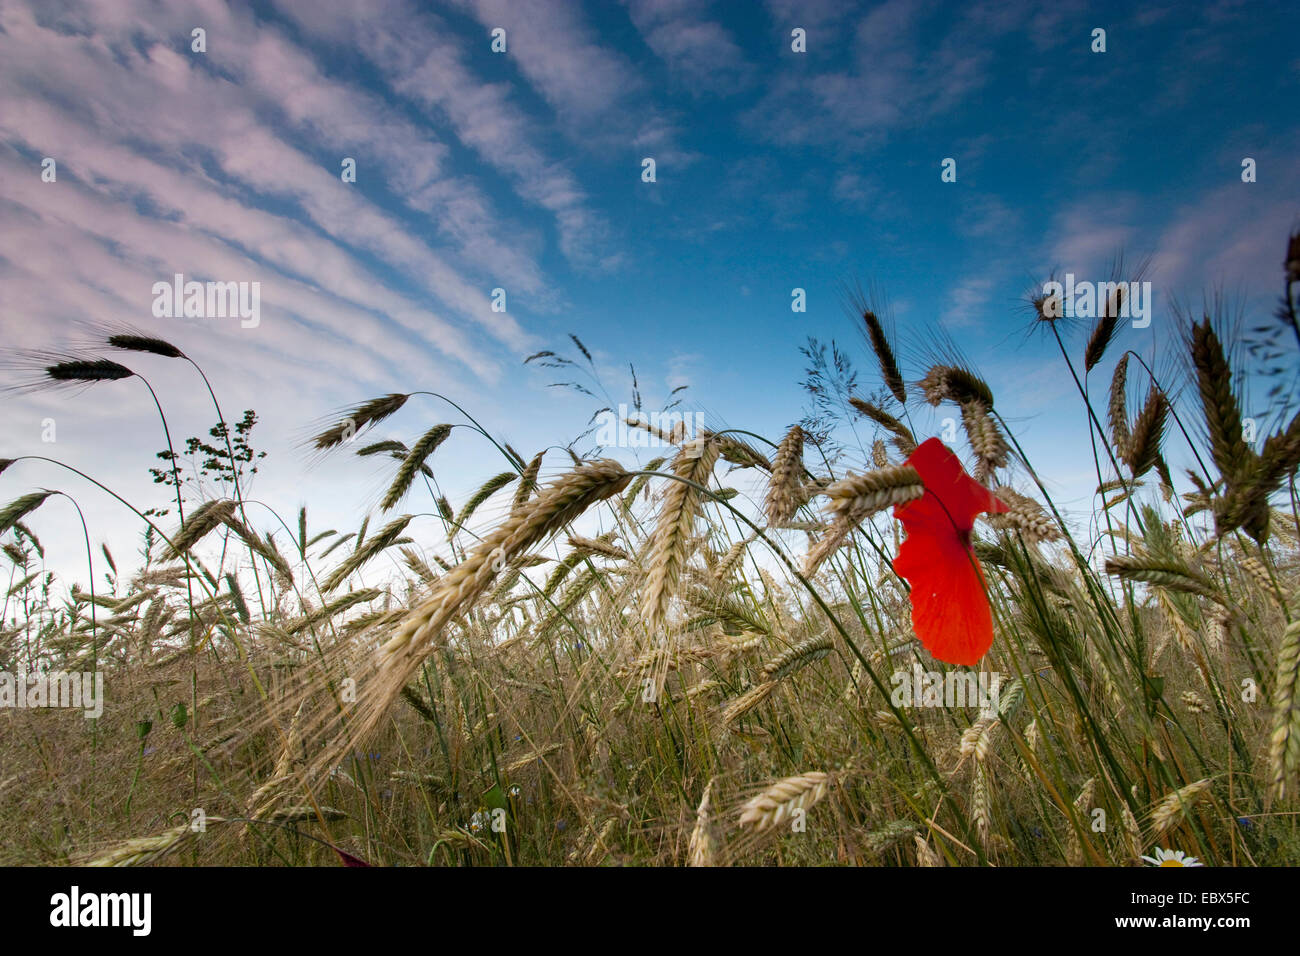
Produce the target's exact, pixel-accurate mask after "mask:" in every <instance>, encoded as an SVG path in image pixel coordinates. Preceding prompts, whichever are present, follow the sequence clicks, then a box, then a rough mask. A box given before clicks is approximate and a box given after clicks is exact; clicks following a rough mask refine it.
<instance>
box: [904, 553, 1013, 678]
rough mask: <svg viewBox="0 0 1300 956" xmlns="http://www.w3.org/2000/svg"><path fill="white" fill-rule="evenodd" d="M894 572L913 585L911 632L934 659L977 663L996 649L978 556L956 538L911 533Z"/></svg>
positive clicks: (948, 661)
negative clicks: (912, 631) (990, 650)
mask: <svg viewBox="0 0 1300 956" xmlns="http://www.w3.org/2000/svg"><path fill="white" fill-rule="evenodd" d="M894 570H896V571H897V572H898V573H899V574H900V575H902V576H903V577H904V578H906V579H907V580H908V583H910V584H911V585H912V594H911V599H912V629H913V630H914V631H915V632H916V636H917V637H918V638H920V640H921V643H922V644H924V645H925V648H926V650H928V651H929V652H930V653H931V654H932V655H933V656H934V657H935V658H937V659H938V660H941V661H945V662H946V663H949V664H975V663H978V661H979V659H980V658H981V657H983V656H984V655H985V654H987V653H988V650H989V648H990V647H992V646H993V615H992V614H991V613H990V611H989V602H988V597H987V596H986V595H985V593H984V575H983V571H982V570H981V569H980V566H979V562H978V561H977V560H976V559H975V556H974V555H973V554H971V553H970V551H968V550H967V549H966V547H965V546H964V545H963V544H962V543H961V541H960V540H959V539H958V538H957V537H956V536H955V535H952V534H947V535H929V534H925V533H917V532H916V531H913V530H910V529H909V530H908V534H907V540H906V541H904V542H903V545H902V547H901V548H899V551H898V558H897V559H896V560H895V561H894Z"/></svg>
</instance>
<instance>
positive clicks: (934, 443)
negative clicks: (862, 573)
mask: <svg viewBox="0 0 1300 956" xmlns="http://www.w3.org/2000/svg"><path fill="white" fill-rule="evenodd" d="M907 464H909V465H911V466H912V467H913V468H915V469H916V471H917V474H919V475H920V476H921V483H922V484H923V485H925V490H926V495H925V498H921V499H918V500H917V501H914V502H909V503H907V504H906V505H902V506H900V507H898V508H896V509H895V510H894V516H895V517H896V518H898V519H899V520H900V521H902V522H904V525H906V521H907V512H908V511H909V510H910V509H913V508H915V507H916V506H918V505H920V504H921V503H922V502H926V501H927V500H928V499H930V498H931V496H933V497H934V498H937V499H938V502H939V503H940V505H941V507H940V508H939V510H940V511H941V512H942V513H943V514H945V515H947V517H948V519H949V520H948V524H949V526H950V527H953V528H955V529H956V530H959V531H966V532H969V531H970V530H971V529H972V528H974V527H975V516H976V515H978V514H979V513H980V512H982V511H988V512H992V513H994V514H996V513H999V512H1003V511H1006V510H1007V506H1006V505H1005V504H1003V503H1002V502H1001V501H1000V500H999V499H998V497H997V496H996V495H994V494H993V492H991V491H989V489H987V488H985V487H984V486H983V485H981V484H980V483H979V482H978V481H976V480H975V479H973V478H971V476H970V475H968V474H966V471H965V469H964V468H962V466H961V462H960V461H958V459H957V456H956V455H954V454H953V453H952V452H951V451H949V450H948V447H947V446H946V445H944V443H943V442H941V441H939V439H937V438H929V439H926V440H925V441H924V442H922V443H921V444H920V446H918V447H917V449H916V450H915V451H914V452H912V454H911V455H909V456H908V458H907ZM930 506H931V507H934V506H935V502H933V501H931V502H930Z"/></svg>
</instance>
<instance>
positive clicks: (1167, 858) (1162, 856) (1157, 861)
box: [1142, 847, 1205, 866]
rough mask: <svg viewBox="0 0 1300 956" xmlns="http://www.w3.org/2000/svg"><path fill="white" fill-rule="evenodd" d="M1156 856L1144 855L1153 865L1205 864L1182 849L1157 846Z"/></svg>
mask: <svg viewBox="0 0 1300 956" xmlns="http://www.w3.org/2000/svg"><path fill="white" fill-rule="evenodd" d="M1155 854H1156V855H1155V856H1144V857H1142V859H1144V860H1146V861H1147V862H1148V863H1150V864H1151V865H1152V866H1205V864H1204V863H1202V862H1201V861H1200V860H1198V859H1197V858H1196V857H1194V856H1187V855H1186V854H1185V853H1183V851H1182V850H1162V849H1161V848H1160V847H1156V849H1155Z"/></svg>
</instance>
